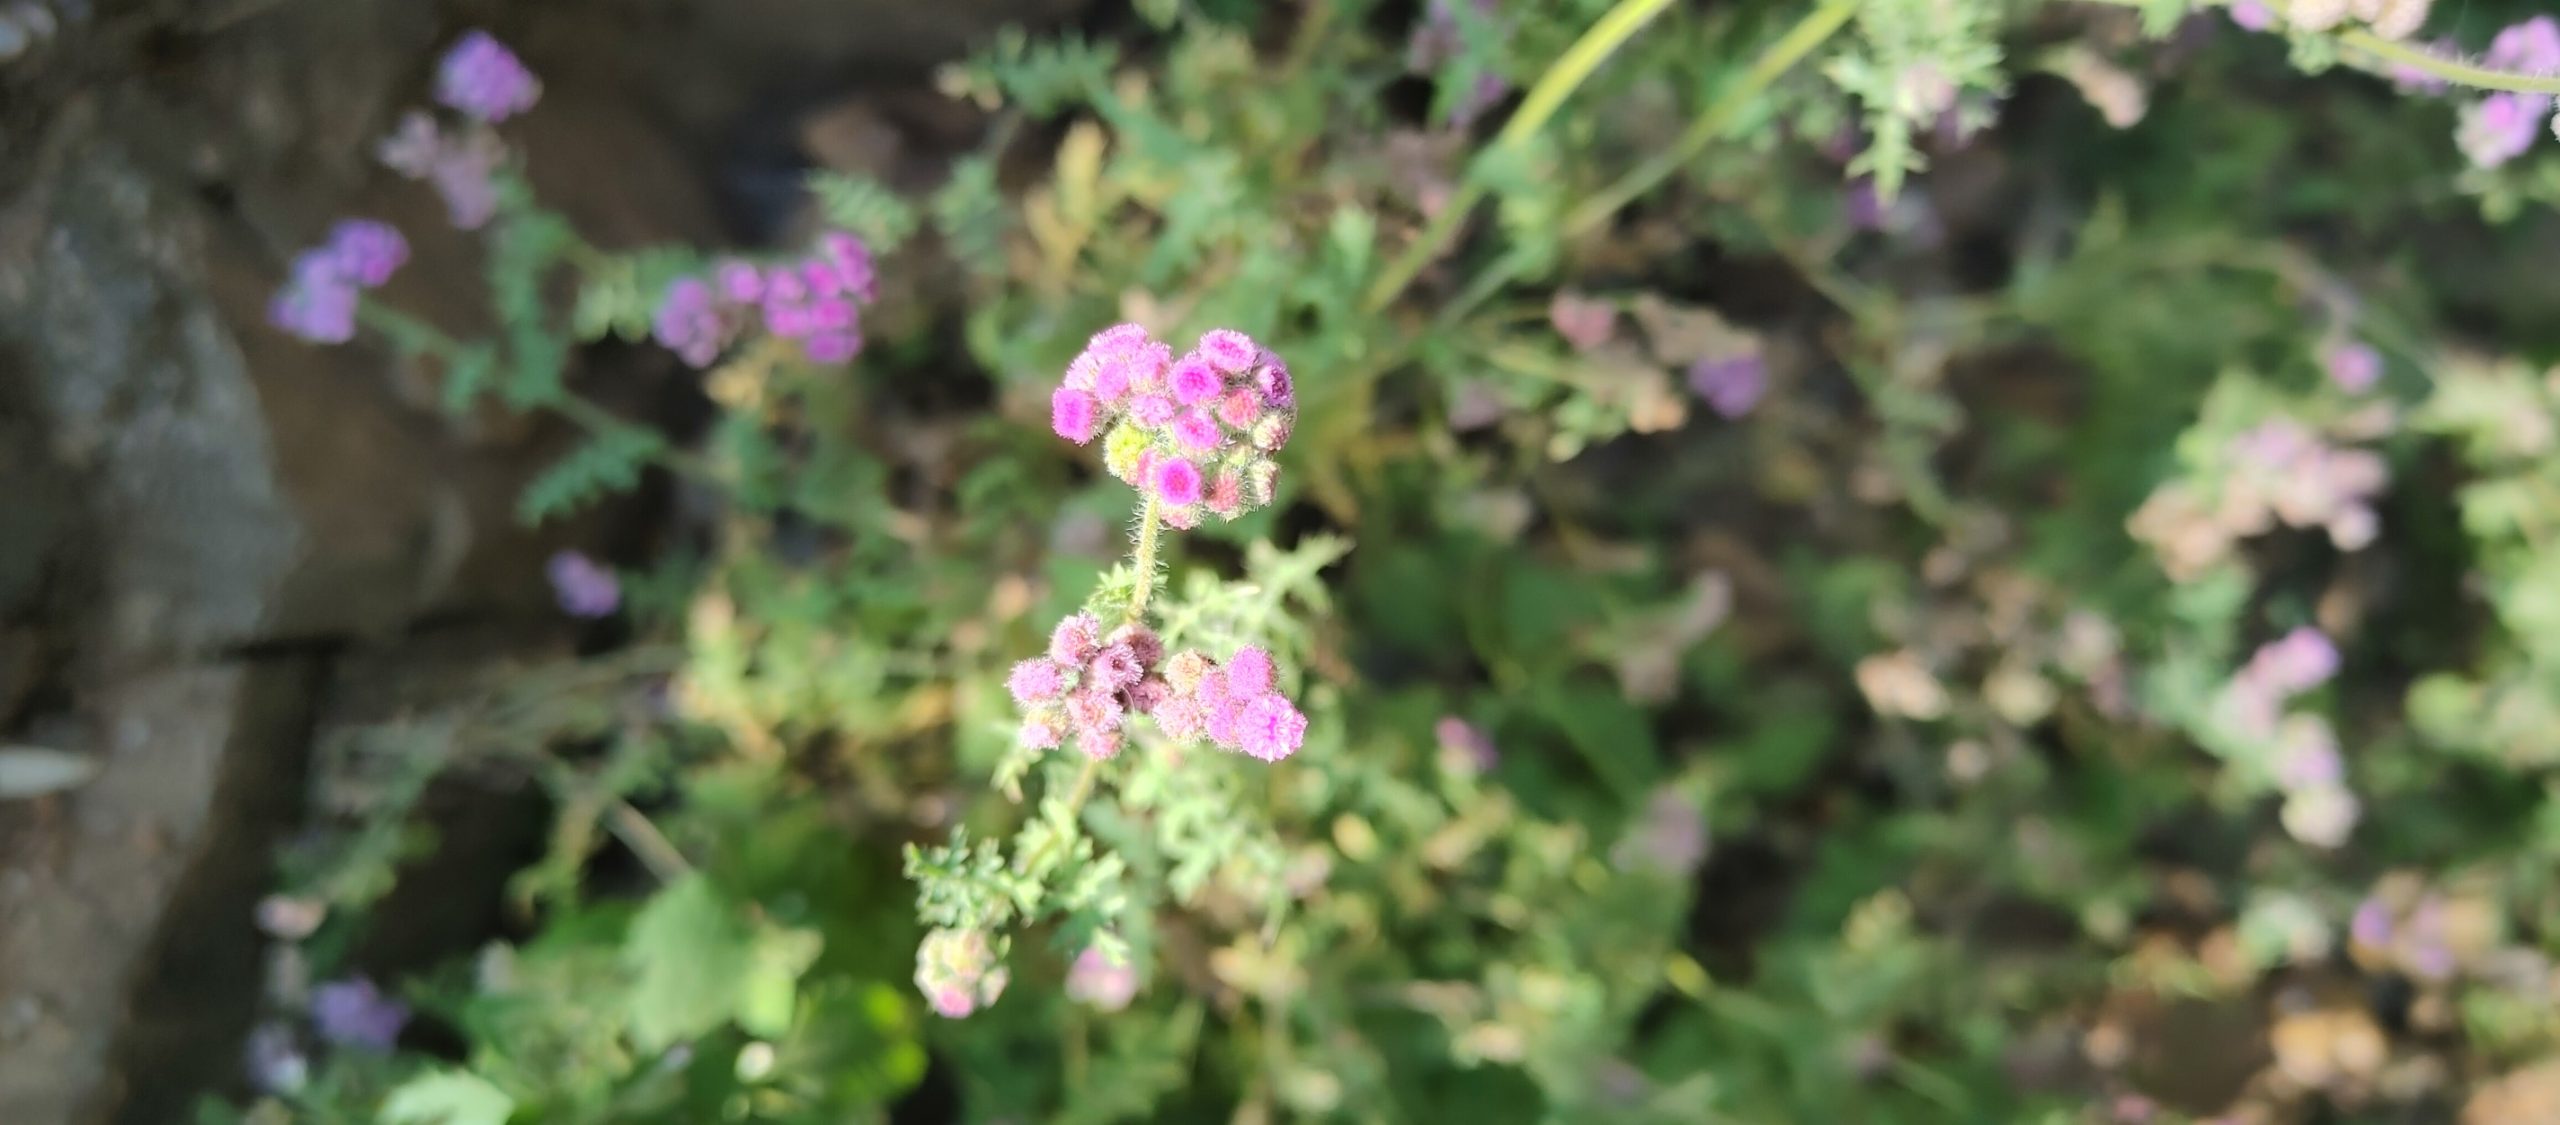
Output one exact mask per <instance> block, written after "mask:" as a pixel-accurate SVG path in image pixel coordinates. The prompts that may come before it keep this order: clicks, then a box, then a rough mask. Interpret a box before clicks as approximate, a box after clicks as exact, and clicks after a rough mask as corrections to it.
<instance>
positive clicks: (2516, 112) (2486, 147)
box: [2454, 16, 2560, 168]
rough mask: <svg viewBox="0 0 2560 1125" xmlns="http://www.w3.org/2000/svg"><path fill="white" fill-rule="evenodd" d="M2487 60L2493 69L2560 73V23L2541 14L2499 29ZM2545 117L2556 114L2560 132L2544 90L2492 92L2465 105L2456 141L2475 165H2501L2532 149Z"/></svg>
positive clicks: (2491, 42) (2482, 61)
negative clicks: (2524, 92) (2540, 92)
mask: <svg viewBox="0 0 2560 1125" xmlns="http://www.w3.org/2000/svg"><path fill="white" fill-rule="evenodd" d="M2481 63H2482V64H2483V65H2485V66H2487V67H2489V68H2490V69H2492V70H2505V71H2513V72H2516V73H2520V74H2531V75H2535V76H2549V75H2553V74H2560V21H2555V20H2553V19H2552V18H2551V17H2550V16H2535V17H2533V18H2532V19H2529V20H2526V21H2524V22H2523V23H2519V24H2515V25H2514V26H2511V27H2509V28H2507V29H2506V30H2504V31H2501V32H2499V33H2498V36H2497V38H2495V39H2493V40H2491V41H2490V42H2489V50H2488V52H2487V53H2486V54H2485V55H2483V56H2482V57H2481ZM2545 118H2551V127H2552V129H2553V130H2554V131H2555V132H2560V118H2552V117H2551V99H2550V98H2548V97H2545V96H2543V95H2541V94H2517V93H2505V92H2500V93H2495V94H2491V95H2489V96H2488V97H2485V98H2482V99H2480V100H2479V101H2477V102H2474V103H2472V104H2470V105H2468V106H2465V107H2463V109H2462V116H2461V120H2460V122H2459V124H2457V125H2456V127H2455V130H2454V143H2455V144H2456V145H2457V146H2459V147H2460V148H2461V149H2462V154H2463V155H2464V156H2466V157H2469V158H2470V160H2471V162H2472V163H2473V164H2475V165H2478V166H2479V167H2482V168H2495V167H2497V166H2499V165H2501V164H2505V163H2506V162H2508V161H2510V160H2513V159H2515V158H2516V157H2519V156H2522V155H2524V153H2525V151H2526V150H2527V149H2530V148H2532V147H2533V142H2534V137H2535V135H2536V134H2538V133H2540V132H2541V131H2542V127H2543V121H2544V119H2545Z"/></svg>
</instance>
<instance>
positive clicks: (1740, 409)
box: [1689, 351, 1769, 418]
mask: <svg viewBox="0 0 2560 1125" xmlns="http://www.w3.org/2000/svg"><path fill="white" fill-rule="evenodd" d="M1689 389H1690V390H1692V391H1695V392H1697V395H1698V397H1699V398H1703V399H1705V400H1707V406H1708V407H1709V408H1710V409H1713V410H1714V411H1715V412H1716V413H1717V414H1720V415H1723V416H1724V417H1727V418H1739V417H1742V416H1743V415H1745V414H1748V413H1751V408H1752V407H1754V406H1757V405H1759V403H1760V396H1761V395H1762V394H1763V393H1765V392H1766V391H1767V390H1768V389H1769V365H1768V364H1767V363H1766V362H1764V361H1762V360H1761V358H1760V353H1759V352H1757V351H1752V352H1746V353H1744V354H1742V355H1737V356H1725V357H1720V358H1719V357H1709V358H1705V359H1700V360H1699V361H1697V362H1696V363H1692V364H1690V365H1689Z"/></svg>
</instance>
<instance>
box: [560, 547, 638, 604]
mask: <svg viewBox="0 0 2560 1125" xmlns="http://www.w3.org/2000/svg"><path fill="white" fill-rule="evenodd" d="M548 570H549V572H550V575H551V590H552V592H553V593H554V594H557V595H558V596H559V598H560V609H561V611H562V612H564V613H567V614H568V615H569V616H571V617H591V618H592V617H605V616H609V615H611V614H612V613H613V611H614V610H615V609H617V608H619V607H620V606H621V605H622V583H621V581H620V580H618V579H616V578H614V576H613V571H611V570H608V569H606V568H605V567H603V566H601V565H598V564H597V563H596V561H595V560H594V559H591V558H588V557H587V556H585V555H582V554H579V553H578V552H576V551H562V552H560V553H559V554H556V555H553V556H551V564H550V566H549V568H548Z"/></svg>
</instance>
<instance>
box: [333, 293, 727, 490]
mask: <svg viewBox="0 0 2560 1125" xmlns="http://www.w3.org/2000/svg"><path fill="white" fill-rule="evenodd" d="M356 321H357V323H359V324H363V325H365V326H367V327H370V328H372V329H373V330H374V331H376V332H380V333H382V334H383V335H385V336H388V337H390V338H391V339H393V340H394V341H397V342H400V343H403V344H406V345H409V346H414V347H416V348H417V349H418V350H420V351H422V352H425V353H426V354H428V355H431V356H434V357H435V358H436V359H438V360H440V361H442V362H443V363H444V364H445V365H446V366H448V367H450V366H452V365H453V364H456V363H459V362H461V361H462V359H463V357H464V355H465V354H466V353H467V352H468V351H469V349H468V348H466V347H464V346H463V343H462V341H460V340H457V339H454V338H453V335H452V334H451V333H448V332H446V331H445V330H444V329H442V328H439V327H436V326H435V325H434V324H433V323H431V322H429V321H427V320H424V319H421V318H419V317H415V316H411V315H409V314H408V313H405V312H402V311H400V310H399V309H396V308H393V307H391V306H389V305H386V304H383V303H381V302H379V301H362V302H359V303H358V304H357V305H356ZM537 405H539V406H541V407H543V408H544V409H547V410H550V411H551V412H552V413H554V414H557V415H559V416H561V417H562V418H566V419H568V420H569V421H570V422H572V423H575V424H576V425H577V426H578V427H579V428H580V429H583V430H586V431H587V432H589V433H592V434H596V435H598V436H603V435H606V434H615V433H623V432H627V431H630V430H635V429H640V428H642V427H641V426H640V425H639V423H636V422H630V421H626V420H624V419H623V418H622V416H620V415H618V414H615V413H614V412H612V411H610V410H607V409H605V408H604V407H602V406H600V405H598V404H596V403H595V402H594V401H592V400H590V399H588V398H586V397H584V396H582V395H579V394H577V393H575V392H572V391H570V390H569V389H568V388H566V387H562V388H560V389H559V391H558V393H557V394H555V395H553V396H552V397H550V398H548V399H545V400H544V401H542V402H541V403H539V404H537ZM649 459H650V460H651V461H654V462H656V463H657V464H659V465H661V466H664V467H665V468H666V469H667V471H669V472H672V473H676V474H678V475H681V476H687V477H692V478H694V479H696V480H701V481H704V482H711V481H716V480H718V479H719V478H718V475H717V474H716V473H714V472H713V471H712V468H711V463H710V462H709V461H705V460H703V459H702V458H700V457H697V456H694V455H693V454H690V453H687V452H685V451H683V450H680V449H671V448H667V447H666V446H664V445H660V446H659V447H658V448H657V449H656V450H655V451H654V452H652V453H651V454H650V455H649Z"/></svg>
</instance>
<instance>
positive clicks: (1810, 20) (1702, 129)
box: [1438, 0, 1858, 325]
mask: <svg viewBox="0 0 2560 1125" xmlns="http://www.w3.org/2000/svg"><path fill="white" fill-rule="evenodd" d="M1857 10H1858V0H1824V2H1823V4H1822V6H1821V7H1819V8H1816V9H1814V10H1813V11H1812V12H1810V13H1807V14H1806V15H1805V17H1804V18H1803V19H1802V20H1799V21H1797V22H1796V25H1795V26H1794V27H1792V28H1789V29H1787V33H1786V34H1785V35H1782V36H1779V37H1778V41H1777V42H1775V43H1772V44H1770V45H1769V49H1768V50H1766V51H1764V52H1761V55H1760V57H1759V58H1758V59H1755V60H1753V62H1752V64H1751V69H1749V70H1747V71H1745V72H1743V75H1742V77H1741V78H1740V79H1739V80H1737V81H1736V82H1734V84H1733V85H1731V86H1728V87H1726V88H1725V90H1724V92H1723V93H1721V94H1718V95H1716V99H1715V101H1713V102H1711V103H1709V104H1708V105H1707V108H1706V109H1705V110H1703V111H1701V112H1700V113H1699V114H1698V116H1697V117H1696V118H1695V119H1693V120H1691V121H1690V122H1689V127H1688V128H1686V129H1683V130H1681V132H1680V136H1679V137H1678V138H1676V139H1674V140H1673V141H1672V142H1671V146H1670V147H1669V148H1666V149H1664V150H1662V152H1661V153H1659V154H1657V155H1656V156H1654V158H1653V159H1651V160H1647V161H1645V162H1644V163H1642V164H1639V165H1637V166H1635V167H1634V168H1632V169H1629V170H1628V171H1627V173H1626V174H1625V175H1623V176H1620V177H1618V178H1617V180H1615V181H1614V182H1612V183H1610V184H1609V186H1607V187H1605V188H1602V189H1600V190H1599V191H1597V192H1594V193H1592V195H1591V197H1590V198H1588V199H1585V200H1583V201H1582V203H1581V204H1580V205H1578V206H1576V207H1575V208H1574V209H1573V210H1571V211H1569V212H1566V213H1565V218H1564V224H1563V227H1562V231H1563V236H1564V237H1565V238H1568V239H1570V238H1574V237H1577V236H1580V235H1582V234H1586V233H1588V232H1590V231H1591V230H1593V229H1594V228H1597V227H1598V226H1600V224H1602V223H1605V222H1608V221H1609V219H1610V217H1611V216H1614V215H1616V214H1617V213H1618V211H1619V209H1621V208H1623V207H1625V206H1626V205H1627V204H1629V203H1632V202H1634V201H1635V200H1636V199H1637V198H1639V197H1641V196H1643V195H1644V194H1645V193H1646V192H1649V191H1652V190H1653V189H1654V188H1655V187H1657V186H1659V185H1660V184H1661V183H1662V181H1664V180H1666V179H1669V178H1670V177H1671V175H1672V174H1673V173H1675V172H1678V171H1679V170H1680V169H1681V168H1683V167H1686V166H1687V165H1688V163H1689V162H1690V161H1692V160H1695V159H1697V158H1698V154H1699V153H1701V152H1704V151H1706V148H1707V146H1708V145H1710V144H1713V143H1715V142H1716V141H1717V140H1720V139H1722V138H1723V137H1724V135H1725V134H1727V133H1729V132H1731V131H1732V130H1733V128H1734V125H1735V124H1736V123H1737V122H1739V121H1740V120H1741V119H1742V113H1743V111H1744V110H1745V109H1747V108H1749V107H1750V105H1751V103H1752V102H1753V101H1754V100H1755V99H1757V98H1758V97H1759V96H1760V95H1761V94H1762V93H1763V92H1765V91H1767V90H1768V88H1769V87H1770V85H1771V84H1773V83H1775V82H1776V81H1777V80H1778V79H1779V78H1780V77H1781V76H1783V75H1784V74H1786V73H1787V71H1789V70H1791V69H1794V67H1795V65H1796V64H1797V63H1800V62H1803V61H1804V58H1805V56H1807V55H1810V54H1812V53H1813V51H1814V49H1815V48H1817V47H1820V46H1821V45H1822V44H1823V43H1824V41H1826V40H1828V39H1830V38H1831V37H1832V36H1833V35H1835V34H1837V33H1838V32H1839V31H1840V29H1841V28H1842V27H1843V26H1845V25H1847V24H1848V22H1849V17H1851V16H1852V15H1855V14H1856V13H1857ZM1443 214H1446V212H1443ZM1523 263H1524V259H1522V258H1520V257H1518V256H1516V255H1510V256H1505V257H1503V258H1501V259H1498V260H1497V261H1495V263H1494V264H1493V266H1492V267H1491V268H1489V269H1487V270H1485V271H1484V272H1483V273H1482V274H1479V275H1477V276H1476V278H1475V280H1474V281H1472V282H1469V283H1468V285H1467V287H1466V289H1464V290H1462V291H1460V292H1459V294H1458V297H1457V299H1455V300H1453V301H1451V302H1449V303H1448V304H1447V305H1445V306H1443V307H1442V309H1441V311H1440V315H1439V318H1438V319H1439V322H1440V323H1441V324H1443V325H1448V324H1455V323H1457V322H1458V321H1461V320H1463V319H1465V318H1466V316H1467V314H1468V313H1469V312H1472V311H1474V309H1475V307H1476V306H1478V305H1481V304H1483V303H1484V302H1486V301H1488V300H1490V299H1492V297H1493V295H1494V294H1495V293H1498V292H1500V291H1501V290H1502V287H1503V286H1505V285H1508V284H1510V283H1511V280H1512V279H1513V278H1515V277H1518V276H1519V275H1520V272H1521V269H1522V267H1523Z"/></svg>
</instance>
